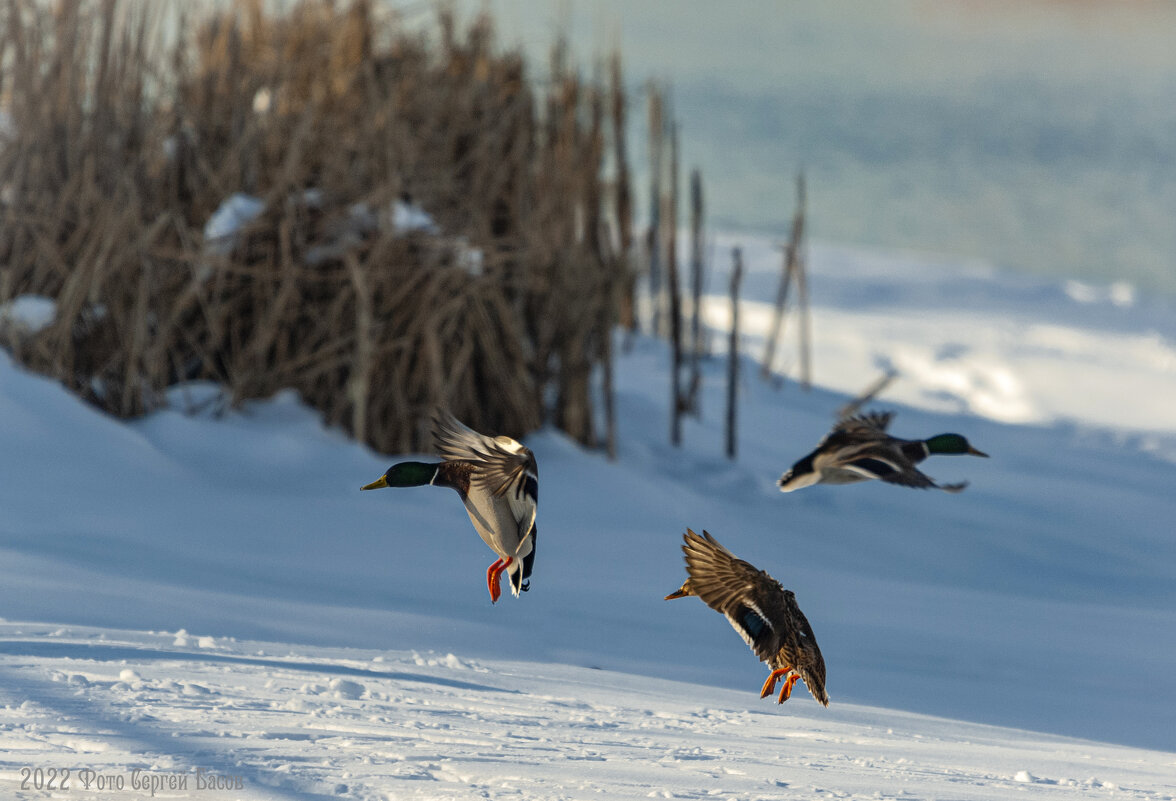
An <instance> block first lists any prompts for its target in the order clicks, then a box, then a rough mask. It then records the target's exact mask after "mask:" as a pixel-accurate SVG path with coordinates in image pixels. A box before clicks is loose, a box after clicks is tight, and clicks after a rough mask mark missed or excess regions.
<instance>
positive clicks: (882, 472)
mask: <svg viewBox="0 0 1176 801" xmlns="http://www.w3.org/2000/svg"><path fill="white" fill-rule="evenodd" d="M843 467H844V468H845V469H846V470H853V471H855V472H858V473H861V474H862V475H863V476H865V477H867V478H877V479H880V480H882V481H885V482H887V483H888V484H897V485H898V486H901V487H911V488H913V489H939V490H943V491H944V492H959V491H960V490H962V489H964V487H966V486H968V482H967V481H961V482H960V483H958V484H938V483H936V482H935V481H934V480H933V479H932V478H931V477H930V476H928V475H927V474H926V473H924V472H923V471H921V470H919V468H917V467H915V464H914V462H912V461H910V460H909V459H907V458H906V457H905V456H903V455H902V454H901V452H895V453H889V452H886V453H874V454H869V455H864V456H860V457H858V458H856V459H853V460H852V461H848V462H846V463H844V465H843Z"/></svg>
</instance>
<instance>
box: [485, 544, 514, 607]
mask: <svg viewBox="0 0 1176 801" xmlns="http://www.w3.org/2000/svg"><path fill="white" fill-rule="evenodd" d="M513 561H514V559H513V558H512V557H510V556H508V557H506V559H497V560H495V562H494V564H492V565H490V567H488V568H486V589H488V590H490V603H492V604H496V603H498V599H499V598H500V597H501V596H502V572H503V571H504V570H506V569H507V568H508V567H510V563H511V562H513Z"/></svg>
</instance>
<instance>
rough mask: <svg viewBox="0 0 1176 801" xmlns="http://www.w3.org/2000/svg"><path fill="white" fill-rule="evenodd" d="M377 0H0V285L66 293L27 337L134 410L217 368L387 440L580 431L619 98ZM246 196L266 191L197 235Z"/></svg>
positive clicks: (611, 256)
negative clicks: (4, 2) (611, 131)
mask: <svg viewBox="0 0 1176 801" xmlns="http://www.w3.org/2000/svg"><path fill="white" fill-rule="evenodd" d="M377 8H378V6H377V5H376V4H374V3H372V2H369V1H368V0H357V1H356V2H353V3H351V4H350V5H349V6H347V7H345V8H342V7H339V6H338V5H337V4H335V3H331V2H329V0H304V2H300V3H298V4H296V5H294V6H293V7H292V8H290V9H289V10H288V11H286V12H272V11H270V10H268V9H269V6H268V5H265V4H263V3H262V2H260V0H255V1H254V2H248V3H242V4H238V5H236V6H231V7H229V8H228V9H224V8H219V9H214V8H205V9H202V10H201V11H199V12H193V11H191V9H190V7H185V13H186V14H187V15H188V16H187V17H186V18H185V19H184V20H182V21H181V23H180V24H179V25H178V26H176V24H175V20H174V19H167V18H166V15H167V14H169V13H178V12H176V11H175V10H174V9H173V10H171V11H168V10H164V9H163V8H162V7H161V6H159V5H157V4H145V3H144V4H136V3H131V2H123V0H105V2H103V3H101V4H82V3H62V4H59V5H57V6H55V7H54V8H53V9H52V10H51V9H49V8H46V7H45V6H41V5H37V4H19V3H18V4H9V5H8V6H7V7H6V8H5V9H4V10H3V11H0V14H3V15H4V16H5V19H3V20H2V23H3V25H2V30H3V33H2V34H0V64H3V65H4V66H5V68H4V69H3V70H2V71H0V107H2V108H3V109H4V110H5V111H6V112H7V114H8V115H9V116H10V124H9V125H8V126H7V127H8V130H7V131H6V132H3V133H0V302H2V301H4V300H6V299H8V298H11V297H16V296H19V295H22V294H29V293H35V294H41V295H48V296H50V297H52V298H54V299H55V300H56V303H57V317H56V320H55V322H54V323H53V324H52V325H50V326H49V327H48V328H46V329H44V330H42V331H41V332H39V333H38V334H36V335H35V336H34V337H32V338H31V339H29V340H28V341H23V342H22V343H20V347H19V349H18V356H19V358H21V359H22V360H23V361H24V362H25V363H26V364H28V365H29V366H31V367H33V368H34V369H37V370H40V371H42V372H45V373H48V374H50V375H53V376H55V377H57V378H58V379H60V380H61V381H62V382H63V383H65V384H66V385H67V386H68V387H69V388H71V389H72V390H74V391H76V392H78V393H79V394H81V395H82V396H83V397H85V398H87V399H88V400H90V401H91V402H93V403H95V404H97V405H99V406H100V407H102V408H103V409H106V410H108V411H110V412H112V413H115V414H118V415H123V416H129V415H136V414H141V413H143V412H145V411H148V410H150V409H152V408H154V407H155V406H157V405H158V404H160V403H161V402H162V401H161V399H162V397H163V392H164V390H165V389H166V388H168V387H169V386H172V385H174V384H176V383H178V382H182V381H187V380H194V379H212V380H216V381H219V382H221V383H222V384H223V385H224V386H225V387H226V388H227V391H228V392H229V393H230V397H231V399H232V401H233V402H240V401H242V400H245V399H249V398H257V397H266V396H268V395H270V394H272V393H274V392H275V391H277V390H278V389H281V388H286V387H292V388H294V389H297V390H298V391H299V392H300V393H301V394H302V396H303V398H304V399H305V400H306V401H307V402H309V403H310V404H312V405H313V406H315V407H317V408H318V409H320V410H321V411H322V413H323V414H324V416H325V418H326V420H327V421H328V422H330V423H333V424H338V425H341V426H344V427H346V428H347V429H348V430H350V431H351V432H352V433H353V434H354V435H355V436H356V437H358V438H360V439H363V440H364V441H366V442H369V443H371V444H372V445H374V446H375V447H376V448H378V449H381V450H384V451H398V450H410V449H420V448H422V447H423V446H424V445H425V444H427V443H426V441H425V440H424V439H423V437H422V433H423V432H422V431H421V430H420V428H419V421H420V420H422V419H424V418H426V417H427V416H428V413H429V412H430V411H431V410H432V409H434V408H435V407H438V406H447V407H449V408H450V409H452V410H453V411H454V413H455V414H457V415H458V417H460V418H462V419H463V420H465V421H466V422H468V423H469V424H470V425H472V426H474V427H475V428H479V429H483V430H488V431H496V432H502V433H513V434H518V433H522V432H524V431H526V430H528V429H531V428H533V427H535V426H536V425H538V424H539V423H541V422H542V421H543V420H544V419H546V418H547V417H548V416H553V417H554V420H555V422H556V423H557V424H558V425H559V426H561V427H562V428H564V429H565V430H566V431H568V432H569V433H571V434H572V435H574V436H575V437H576V438H578V439H579V440H580V441H582V442H588V443H591V442H594V440H595V438H596V433H595V426H594V418H595V411H594V403H593V398H594V389H593V381H592V375H593V370H594V369H595V368H596V367H598V366H600V365H601V364H605V363H607V362H608V360H609V359H610V358H611V353H610V351H609V348H608V337H609V329H610V328H611V326H612V324H613V322H614V321H615V319H616V306H617V303H618V300H619V298H620V297H621V295H622V294H623V293H624V292H625V291H626V287H628V286H629V285H630V283H631V282H630V281H629V277H628V276H627V275H626V270H625V268H624V260H623V259H622V257H621V254H619V253H618V252H616V251H617V249H616V248H615V247H614V246H612V244H611V242H612V239H611V238H610V237H607V236H605V235H604V234H603V232H604V231H605V230H608V229H609V227H610V226H609V225H607V224H606V217H607V216H608V215H609V214H610V211H609V210H610V209H611V208H614V207H615V205H616V204H613V203H610V202H609V201H608V199H607V197H608V196H607V195H606V190H607V188H608V187H607V185H606V183H605V180H604V177H603V176H602V163H603V154H604V148H605V133H606V129H607V127H608V126H607V120H606V119H605V113H606V108H608V107H612V108H617V107H620V108H623V100H622V101H618V102H609V103H607V104H606V99H608V98H607V97H606V92H605V90H604V89H603V88H602V87H600V86H598V85H596V84H594V83H591V82H587V81H585V80H583V79H582V78H580V77H579V76H578V75H577V74H576V73H574V72H573V71H571V70H569V69H567V68H566V67H565V66H563V65H562V63H560V62H559V61H558V60H557V63H556V65H555V69H554V71H553V77H552V81H551V84H550V86H549V87H548V88H547V89H546V90H545V91H542V92H541V91H539V90H537V89H536V88H535V87H534V86H533V85H531V84H530V83H529V82H528V76H527V73H526V65H525V63H524V61H523V59H522V57H521V56H520V55H519V54H517V53H513V52H499V51H498V50H497V49H496V48H495V47H494V45H493V30H492V25H491V23H490V20H489V19H487V18H485V17H481V18H478V19H477V20H475V21H474V22H473V23H471V24H470V25H469V26H468V27H466V28H464V29H460V26H459V25H458V24H457V23H456V21H455V20H454V18H453V17H452V16H451V15H450V14H448V13H445V12H440V13H439V14H438V20H437V24H436V26H435V28H434V29H432V30H426V31H424V32H419V33H411V32H409V31H408V30H406V29H405V28H404V27H402V26H401V25H400V24H399V23H398V20H397V18H396V17H395V16H394V15H391V14H385V15H381V14H379V13H377ZM177 27H178V29H179V30H180V31H181V35H180V37H179V38H178V39H177V40H175V41H171V42H170V43H168V44H166V45H165V42H169V39H168V37H167V36H166V35H165V32H167V31H169V30H174V29H176V28H177ZM614 85H615V86H616V87H618V90H619V85H620V82H619V80H618V81H616V82H615V83H614ZM613 100H618V99H617V98H613ZM617 130H619V128H618V129H617ZM622 152H623V151H622ZM238 192H240V193H247V194H249V195H252V196H255V197H256V198H258V199H259V200H260V201H261V204H260V208H262V209H263V210H262V211H261V213H260V214H259V215H258V216H256V217H255V218H254V219H252V220H251V221H250V222H248V223H247V224H246V225H245V226H244V227H243V228H241V229H240V230H239V231H238V232H236V233H235V234H234V235H232V236H228V237H224V238H222V239H220V240H217V241H207V240H206V237H205V225H206V223H207V222H208V220H209V218H210V217H211V216H212V215H213V213H214V212H215V211H216V210H217V209H218V207H220V205H221V204H222V203H223V202H224V201H225V200H226V199H227V198H228V197H230V196H231V195H233V194H234V193H238ZM398 204H399V207H400V209H401V210H403V209H405V208H410V207H412V208H415V207H419V208H420V209H423V210H424V211H425V212H427V214H428V215H429V216H430V217H431V218H432V220H433V222H434V224H433V225H432V226H422V227H416V228H409V227H405V226H404V225H402V224H398V223H397V221H396V219H395V217H396V214H397V207H398ZM410 204H411V206H410ZM626 213H627V210H626ZM627 226H628V222H627V220H626V221H624V223H623V224H622V223H620V222H618V221H612V225H611V228H612V229H618V228H621V227H624V230H628V228H627ZM549 398H554V399H555V400H554V405H552V404H550V403H548V399H549Z"/></svg>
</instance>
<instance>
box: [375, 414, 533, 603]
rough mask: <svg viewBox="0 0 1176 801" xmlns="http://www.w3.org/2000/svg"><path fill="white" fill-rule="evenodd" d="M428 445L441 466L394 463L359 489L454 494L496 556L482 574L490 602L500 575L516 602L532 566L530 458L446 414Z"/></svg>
mask: <svg viewBox="0 0 1176 801" xmlns="http://www.w3.org/2000/svg"><path fill="white" fill-rule="evenodd" d="M433 441H434V443H435V444H436V447H437V452H438V453H439V454H440V455H441V456H442V457H443V458H444V461H442V462H440V463H428V462H401V463H399V464H394V465H392V466H391V467H390V468H388V472H386V473H384V475H382V476H380V478H378V479H377V480H375V481H373V482H372V483H371V484H368V485H367V486H365V487H363V489H365V490H371V489H380V488H381V487H420V486H424V485H425V484H432V485H433V486H437V487H452V488H453V489H455V490H457V494H458V495H460V496H461V501H462V503H464V504H465V508H466V512H468V513H469V515H470V520H471V521H473V524H474V528H475V529H476V530H477V532H478V535H479V536H481V538H482V541H483V542H485V543H486V544H487V545H489V546H490V550H492V551H494V553H496V554H498V560H497V561H495V562H494V564H492V565H490V567H489V568H487V570H486V587H487V588H488V589H489V590H490V601H491V602H492V603H494V602H497V601H498V597H499V596H500V595H501V594H502V586H501V580H502V573H503V571H506V572H507V573H508V575H509V577H510V589H511V592H512V593H513V594H514V595H515V597H518V594H519V592H526V591H527V590H528V589H529V588H530V582H529V581H527V579H529V578H530V577H531V567H532V566H533V565H534V562H535V536H536V534H537V533H538V532H537V529H536V527H535V505H536V504H537V503H538V501H539V468H538V467H537V466H536V464H535V454H533V453H531V451H530V450H528V449H527V448H524V447H523V446H522V445H521V444H519V443H518V442H516V441H515V440H513V439H511V438H510V437H487V436H483V435H482V434H479V433H478V432H476V431H474V430H472V429H470V428H467V427H466V426H464V425H462V424H461V423H459V422H458V421H457V420H456V419H455V418H454V417H453V416H452V415H449V414H446V415H444V416H441V417H437V418H434V420H433Z"/></svg>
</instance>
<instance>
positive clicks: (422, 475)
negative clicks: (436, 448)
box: [360, 462, 437, 490]
mask: <svg viewBox="0 0 1176 801" xmlns="http://www.w3.org/2000/svg"><path fill="white" fill-rule="evenodd" d="M436 475H437V465H435V464H428V463H427V462H401V463H400V464H394V465H392V466H391V467H389V468H388V472H387V473H385V474H384V475H382V476H380V477H379V478H377V479H376V480H375V481H373V482H372V483H371V484H367V485H365V486H363V487H360V489H365V490H373V489H382V488H384V487H421V486H424V485H425V484H432V483H433V478H434V477H435V476H436Z"/></svg>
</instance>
